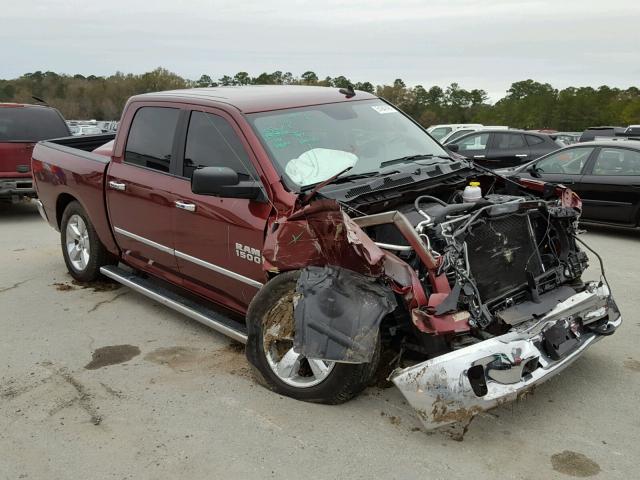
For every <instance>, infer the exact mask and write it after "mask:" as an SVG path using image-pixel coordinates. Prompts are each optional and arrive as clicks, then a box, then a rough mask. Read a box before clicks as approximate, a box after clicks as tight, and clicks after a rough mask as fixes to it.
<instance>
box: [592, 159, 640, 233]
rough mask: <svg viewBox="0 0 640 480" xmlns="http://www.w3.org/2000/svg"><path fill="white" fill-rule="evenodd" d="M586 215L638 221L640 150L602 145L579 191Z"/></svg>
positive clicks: (625, 222) (609, 220)
mask: <svg viewBox="0 0 640 480" xmlns="http://www.w3.org/2000/svg"><path fill="white" fill-rule="evenodd" d="M580 194H581V195H580V196H581V197H582V203H583V217H584V218H585V219H589V220H598V221H602V222H607V223H619V224H623V225H634V226H635V225H637V224H638V221H639V216H640V215H639V205H640V152H638V151H637V150H633V149H630V148H622V147H601V148H600V150H599V151H598V153H597V156H596V158H595V160H594V161H593V162H592V165H591V166H590V167H589V168H588V169H587V173H586V174H585V175H584V176H583V177H582V189H581V192H580Z"/></svg>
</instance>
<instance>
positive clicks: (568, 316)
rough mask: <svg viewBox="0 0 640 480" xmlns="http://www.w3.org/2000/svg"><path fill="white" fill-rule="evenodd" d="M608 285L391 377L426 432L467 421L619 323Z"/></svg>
mask: <svg viewBox="0 0 640 480" xmlns="http://www.w3.org/2000/svg"><path fill="white" fill-rule="evenodd" d="M621 322H622V319H621V317H620V314H619V312H618V310H617V308H616V306H615V304H614V303H613V302H612V299H611V296H610V293H609V289H608V288H607V286H606V285H604V284H602V285H598V284H596V283H589V284H587V285H586V288H585V290H584V291H583V292H580V293H576V294H575V295H572V296H571V297H569V298H568V299H566V300H565V301H563V302H560V303H558V304H557V305H556V306H555V307H554V308H553V310H552V311H550V312H549V313H547V314H546V315H545V316H543V317H542V318H540V319H534V320H530V321H528V322H523V323H521V324H519V325H518V326H517V327H515V328H513V329H512V330H510V331H509V332H508V333H505V334H503V335H498V336H495V337H492V338H489V339H487V340H484V341H480V342H478V343H474V344H472V345H470V346H468V347H465V348H461V349H458V350H454V351H452V352H449V353H446V354H444V355H440V356H438V357H436V358H432V359H430V360H427V361H425V362H422V363H419V364H417V365H413V366H411V367H408V368H404V369H398V370H396V371H394V372H393V374H392V377H391V379H392V381H393V383H394V384H395V385H396V386H397V387H398V388H399V389H400V391H401V392H402V394H403V395H404V396H405V398H406V399H407V401H408V402H409V403H410V404H411V406H413V408H415V409H416V411H417V412H418V416H419V417H420V419H421V420H422V422H423V423H424V425H425V427H426V428H436V427H440V426H443V425H447V424H450V423H454V422H465V421H468V420H470V419H471V418H472V417H473V416H474V415H476V414H478V413H479V412H482V411H484V410H488V409H490V408H493V407H496V406H499V405H501V404H503V403H505V402H509V401H513V400H516V399H518V398H520V397H521V396H523V395H525V394H526V393H527V392H529V391H531V389H532V388H533V387H534V386H535V385H537V384H539V383H542V382H544V381H545V380H547V379H548V378H550V377H552V376H553V375H555V374H557V373H559V372H560V371H562V370H563V369H564V368H565V367H567V366H568V365H570V364H571V363H572V362H573V361H574V360H576V359H577V358H578V357H579V356H580V355H581V354H582V353H583V352H584V351H585V350H586V349H587V348H588V347H589V346H591V345H592V344H593V343H595V342H596V341H598V340H599V339H601V338H602V336H603V335H608V334H611V333H613V332H614V331H615V329H616V328H618V326H619V325H620V324H621Z"/></svg>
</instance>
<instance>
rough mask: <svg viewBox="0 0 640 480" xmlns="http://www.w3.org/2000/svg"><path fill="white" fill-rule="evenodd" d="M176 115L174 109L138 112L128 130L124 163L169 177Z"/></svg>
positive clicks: (139, 110)
mask: <svg viewBox="0 0 640 480" xmlns="http://www.w3.org/2000/svg"><path fill="white" fill-rule="evenodd" d="M179 115H180V110H179V109H177V108H171V107H141V108H139V109H138V110H137V111H136V114H135V117H134V118H133V122H132V123H131V128H130V129H129V137H128V138H127V146H126V149H125V156H124V163H128V164H130V165H137V166H140V167H145V168H150V169H152V170H157V171H160V172H164V173H169V172H170V170H171V157H172V155H173V141H174V137H175V134H176V126H177V124H178V118H179Z"/></svg>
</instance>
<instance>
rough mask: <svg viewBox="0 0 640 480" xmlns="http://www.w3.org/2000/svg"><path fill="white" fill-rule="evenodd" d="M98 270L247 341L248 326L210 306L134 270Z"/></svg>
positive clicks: (188, 315) (207, 324)
mask: <svg viewBox="0 0 640 480" xmlns="http://www.w3.org/2000/svg"><path fill="white" fill-rule="evenodd" d="M100 273H102V274H103V275H104V276H105V277H109V278H111V279H112V280H115V281H116V282H118V283H121V284H122V285H124V286H125V287H129V288H130V289H132V290H135V291H136V292H138V293H141V294H142V295H144V296H146V297H149V298H151V299H152V300H155V301H156V302H159V303H161V304H163V305H166V306H167V307H169V308H171V309H173V310H175V311H176V312H180V313H182V314H183V315H186V316H187V317H190V318H193V319H194V320H197V321H198V322H200V323H202V324H203V325H206V326H207V327H210V328H212V329H214V330H215V331H216V332H220V333H222V334H224V335H226V336H228V337H230V338H233V339H234V340H236V341H238V342H241V343H247V329H246V326H245V325H244V324H242V323H240V322H236V321H235V320H233V319H231V318H228V317H226V316H224V315H223V314H221V313H219V312H216V311H215V310H213V309H211V308H207V307H205V306H204V305H200V304H199V303H197V302H195V301H193V300H191V299H189V298H186V297H184V296H182V295H180V294H179V293H176V292H174V291H172V290H169V289H167V288H165V287H163V286H161V285H159V284H158V283H156V282H154V281H153V280H149V279H146V278H142V277H140V276H138V275H136V274H135V273H131V272H128V271H126V270H123V269H121V268H118V267H115V266H107V267H102V268H100Z"/></svg>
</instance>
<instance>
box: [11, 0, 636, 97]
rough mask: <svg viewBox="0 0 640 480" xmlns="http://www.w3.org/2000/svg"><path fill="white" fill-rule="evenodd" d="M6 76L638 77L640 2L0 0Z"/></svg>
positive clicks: (493, 91) (589, 82)
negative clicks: (164, 72) (157, 71)
mask: <svg viewBox="0 0 640 480" xmlns="http://www.w3.org/2000/svg"><path fill="white" fill-rule="evenodd" d="M0 12H1V13H0V25H1V26H0V78H5V79H7V78H15V77H18V76H20V75H22V74H23V73H26V72H32V71H36V70H42V71H46V70H51V71H54V72H57V73H68V74H75V73H81V74H83V75H91V74H93V75H110V74H112V73H115V72H116V71H121V72H125V73H143V72H146V71H149V70H153V69H154V68H156V67H158V66H162V67H164V68H167V69H169V70H171V71H173V72H175V73H177V74H179V75H180V76H183V77H186V78H191V79H198V78H199V77H200V75H202V74H208V75H210V76H211V77H212V78H213V79H217V78H219V77H221V76H222V75H224V74H228V75H234V74H235V73H236V72H239V71H246V72H249V74H250V75H252V76H257V75H259V74H260V73H262V72H264V71H267V72H273V71H275V70H281V71H283V72H286V71H290V72H292V73H293V74H294V75H300V74H302V73H303V72H305V71H306V70H313V71H315V72H316V73H317V74H318V76H319V77H320V78H324V77H325V76H332V77H334V76H338V75H344V76H346V77H347V78H350V79H351V80H352V81H354V82H356V81H370V82H371V83H373V84H383V83H387V84H388V83H392V82H393V80H394V79H396V78H402V79H403V80H404V81H405V83H406V84H407V85H410V86H414V85H417V84H420V85H423V86H425V87H427V88H428V87H430V86H432V85H440V86H443V87H444V86H446V85H449V84H450V83H452V82H457V83H458V84H460V85H461V86H462V87H463V88H467V89H472V88H481V89H484V90H486V91H487V92H488V93H489V96H490V98H492V99H494V100H495V99H498V98H501V97H502V96H503V95H504V94H505V91H506V90H507V89H508V88H509V86H510V85H511V83H513V82H514V81H518V80H525V79H528V78H532V79H534V80H537V81H540V82H548V83H551V84H552V85H553V86H554V87H556V88H565V87H568V86H593V87H597V86H600V85H604V84H606V85H609V86H614V87H621V88H626V87H629V86H639V85H640V1H639V0H616V1H615V2H603V1H601V0H598V1H592V0H581V1H580V0H577V1H576V0H556V1H536V0H532V1H529V0H523V1H518V0H512V1H506V0H482V1H475V0H449V1H443V0H424V1H418V0H393V1H390V0H389V1H379V0H367V1H362V0H351V1H345V0H342V1H336V0H324V1H323V0H316V1H306V0H288V1H286V0H262V1H258V2H253V1H252V2H246V1H240V0H236V1H235V2H234V1H231V0H226V1H217V0H211V1H205V0H192V1H187V0H185V1H183V2H180V1H179V0H171V1H167V0H147V1H138V0H126V1H123V0H107V1H102V0H83V1H76V0H63V1H57V0H19V1H16V0H0Z"/></svg>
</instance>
